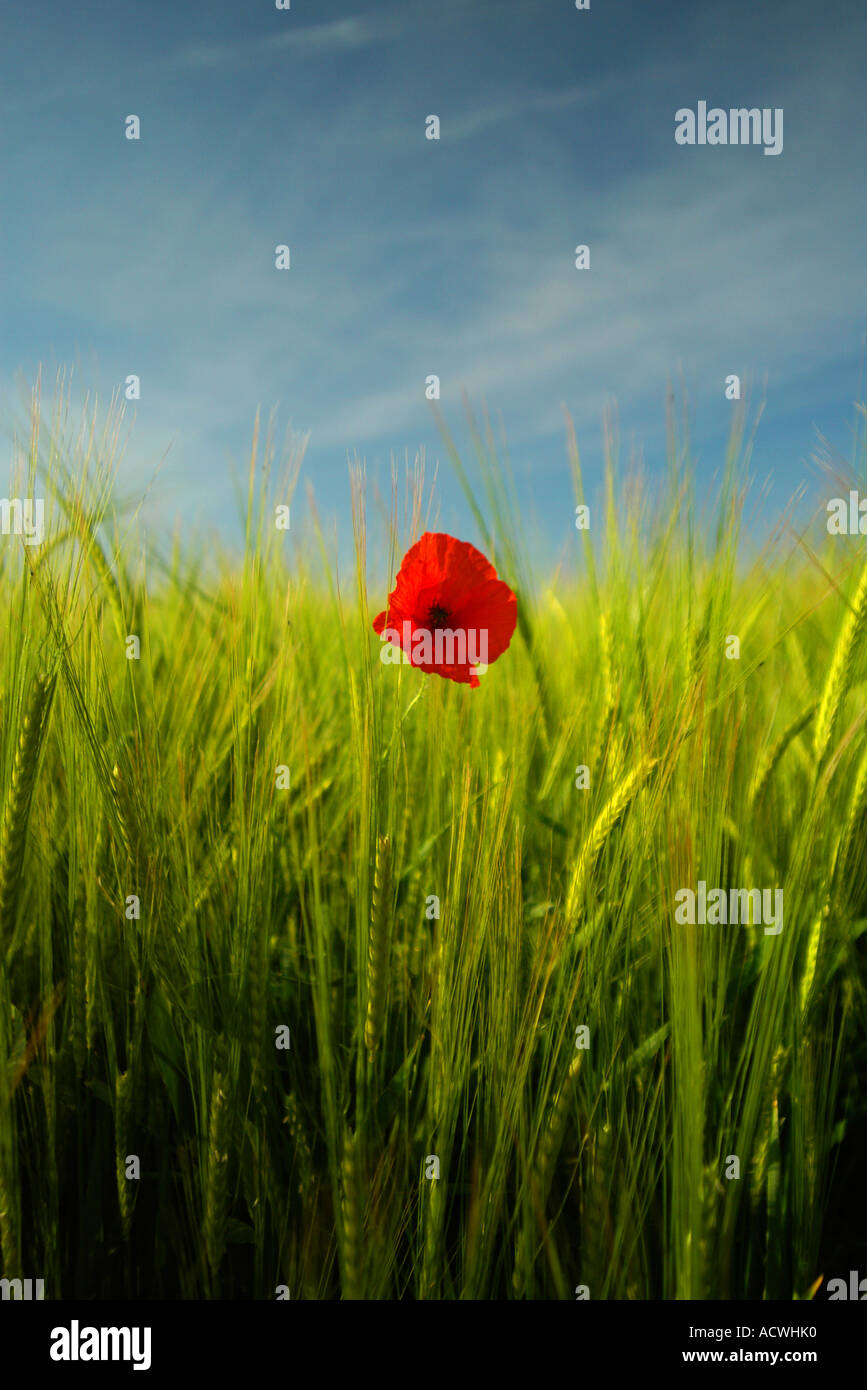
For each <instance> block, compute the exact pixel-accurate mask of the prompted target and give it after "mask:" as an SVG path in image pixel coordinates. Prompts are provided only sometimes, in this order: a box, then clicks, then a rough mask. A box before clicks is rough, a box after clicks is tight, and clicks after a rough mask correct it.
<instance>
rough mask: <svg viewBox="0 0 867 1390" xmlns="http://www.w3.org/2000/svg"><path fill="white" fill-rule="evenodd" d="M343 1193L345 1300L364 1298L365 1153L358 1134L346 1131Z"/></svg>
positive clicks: (342, 1177) (342, 1168)
mask: <svg viewBox="0 0 867 1390" xmlns="http://www.w3.org/2000/svg"><path fill="white" fill-rule="evenodd" d="M340 1176H341V1180H342V1187H343V1192H342V1196H341V1210H342V1213H343V1297H344V1298H346V1299H359V1298H363V1296H364V1294H363V1286H362V1264H361V1257H362V1235H363V1224H364V1197H363V1192H362V1184H361V1152H360V1144H359V1137H358V1134H354V1133H353V1132H352V1131H351V1130H347V1131H346V1135H345V1138H344V1142H343V1162H342V1164H341V1167H340Z"/></svg>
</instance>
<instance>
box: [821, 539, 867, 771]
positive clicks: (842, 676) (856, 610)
mask: <svg viewBox="0 0 867 1390" xmlns="http://www.w3.org/2000/svg"><path fill="white" fill-rule="evenodd" d="M865 626H867V567H865V569H864V571H863V573H862V575H861V581H860V583H859V585H858V589H857V592H856V594H855V598H854V599H853V601H852V606H851V608H850V609H849V612H848V613H847V614H846V620H845V622H844V623H843V626H842V628H841V629H840V636H839V637H838V638H837V645H836V647H835V648H834V657H833V660H832V661H831V668H830V670H829V671H828V678H827V680H826V681H825V688H824V690H823V691H822V698H821V700H820V702H819V713H818V715H817V716H816V728H815V732H814V741H813V749H814V752H815V755H816V761H817V763H820V762H821V761H822V759H823V758H824V756H825V754H826V753H827V751H828V745H829V744H830V742H831V738H832V735H833V733H834V725H835V724H836V722H837V716H838V715H839V713H840V707H841V705H842V704H843V701H844V700H845V698H846V695H847V693H848V690H849V686H850V684H851V681H852V672H853V669H854V666H855V656H856V653H857V650H858V645H859V643H860V641H861V638H862V637H863V635H864V629H865Z"/></svg>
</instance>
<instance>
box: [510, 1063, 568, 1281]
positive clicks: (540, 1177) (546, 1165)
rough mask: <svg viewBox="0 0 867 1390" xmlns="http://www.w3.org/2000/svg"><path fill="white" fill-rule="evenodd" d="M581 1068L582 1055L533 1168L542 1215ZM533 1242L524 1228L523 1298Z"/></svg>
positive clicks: (518, 1264) (519, 1259)
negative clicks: (574, 1087) (575, 1083)
mask: <svg viewBox="0 0 867 1390" xmlns="http://www.w3.org/2000/svg"><path fill="white" fill-rule="evenodd" d="M580 1068H581V1053H580V1052H579V1053H578V1054H577V1055H576V1056H575V1057H574V1058H573V1059H572V1061H571V1063H570V1065H569V1070H568V1071H567V1073H566V1076H565V1078H564V1081H563V1084H562V1086H561V1087H560V1089H559V1091H558V1092H557V1094H556V1095H555V1097H554V1099H553V1101H552V1102H551V1106H550V1109H549V1111H548V1120H547V1123H546V1125H545V1129H544V1132H543V1134H542V1137H541V1140H540V1142H539V1146H538V1149H537V1152H536V1158H535V1161H534V1163H533V1169H532V1180H531V1192H532V1196H533V1203H534V1206H536V1207H538V1210H539V1212H540V1213H543V1212H544V1210H545V1203H546V1201H547V1199H548V1191H549V1189H550V1186H551V1178H552V1177H553V1173H554V1165H555V1164H556V1162H557V1158H558V1156H559V1153H560V1149H561V1148H562V1146H563V1137H564V1135H565V1132H566V1123H567V1120H568V1119H569V1101H570V1098H571V1095H572V1090H573V1085H574V1082H575V1079H576V1077H577V1075H578V1072H579V1070H580ZM531 1241H532V1229H530V1230H528V1229H527V1226H526V1225H524V1226H523V1227H522V1228H521V1229H520V1230H519V1232H518V1239H517V1243H516V1247H515V1266H514V1269H513V1270H512V1287H513V1289H514V1291H515V1294H516V1296H517V1297H519V1298H520V1297H521V1296H522V1295H523V1294H524V1292H525V1290H527V1289H528V1286H529V1282H530V1277H531V1273H532V1254H531Z"/></svg>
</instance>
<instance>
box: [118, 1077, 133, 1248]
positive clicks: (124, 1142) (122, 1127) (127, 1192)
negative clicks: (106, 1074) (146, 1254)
mask: <svg viewBox="0 0 867 1390" xmlns="http://www.w3.org/2000/svg"><path fill="white" fill-rule="evenodd" d="M131 1101H132V1084H131V1080H130V1074H129V1072H128V1071H124V1072H118V1074H117V1078H116V1080H115V1083H114V1156H115V1169H116V1173H117V1200H118V1205H119V1207H120V1222H121V1228H122V1230H123V1238H124V1240H129V1236H130V1229H131V1227H132V1207H133V1198H132V1194H133V1187H132V1184H131V1183H130V1182H129V1180H128V1178H127V1176H126V1155H127V1150H128V1141H129V1114H130V1105H131Z"/></svg>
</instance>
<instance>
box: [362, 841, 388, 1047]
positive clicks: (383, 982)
mask: <svg viewBox="0 0 867 1390" xmlns="http://www.w3.org/2000/svg"><path fill="white" fill-rule="evenodd" d="M391 900H392V844H391V838H390V836H388V835H380V836H379V837H378V839H377V842H376V872H375V875H374V883H373V905H372V908H371V913H370V936H369V939H368V948H367V1020H366V1022H365V1025H364V1042H365V1046H366V1048H367V1055H368V1057H369V1059H370V1061H371V1062H372V1061H373V1059H374V1056H375V1055H376V1049H377V1046H378V1045H379V1040H380V1038H381V1037H382V1030H383V1025H384V1022H385V1006H386V999H387V995H388V947H389V938H390V934H391Z"/></svg>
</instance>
